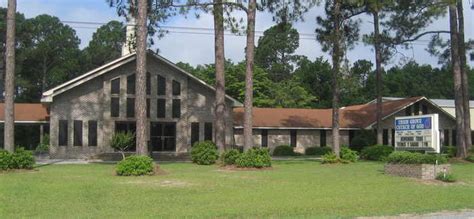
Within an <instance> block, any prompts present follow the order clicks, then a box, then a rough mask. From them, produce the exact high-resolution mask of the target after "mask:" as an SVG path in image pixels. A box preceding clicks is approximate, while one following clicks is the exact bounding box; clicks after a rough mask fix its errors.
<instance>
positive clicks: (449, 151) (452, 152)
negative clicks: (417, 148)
mask: <svg viewBox="0 0 474 219" xmlns="http://www.w3.org/2000/svg"><path fill="white" fill-rule="evenodd" d="M457 151H458V149H457V148H456V146H443V147H441V153H442V154H446V155H448V157H456V153H457Z"/></svg>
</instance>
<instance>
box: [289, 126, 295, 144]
mask: <svg viewBox="0 0 474 219" xmlns="http://www.w3.org/2000/svg"><path fill="white" fill-rule="evenodd" d="M290 145H291V147H296V130H290Z"/></svg>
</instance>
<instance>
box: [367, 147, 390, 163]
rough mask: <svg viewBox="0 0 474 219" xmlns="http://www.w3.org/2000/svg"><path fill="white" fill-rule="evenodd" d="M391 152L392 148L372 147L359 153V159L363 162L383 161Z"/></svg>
mask: <svg viewBox="0 0 474 219" xmlns="http://www.w3.org/2000/svg"><path fill="white" fill-rule="evenodd" d="M392 152H393V147H392V146H387V145H374V146H369V147H365V148H364V149H362V151H361V153H360V157H361V158H362V159H365V160H376V161H383V160H385V159H386V158H387V157H388V155H390V154H391V153H392Z"/></svg>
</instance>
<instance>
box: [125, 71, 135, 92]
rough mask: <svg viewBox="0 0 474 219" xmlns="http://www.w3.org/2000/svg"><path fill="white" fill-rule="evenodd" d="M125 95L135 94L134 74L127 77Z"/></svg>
mask: <svg viewBox="0 0 474 219" xmlns="http://www.w3.org/2000/svg"><path fill="white" fill-rule="evenodd" d="M127 94H135V74H133V75H129V76H128V77H127Z"/></svg>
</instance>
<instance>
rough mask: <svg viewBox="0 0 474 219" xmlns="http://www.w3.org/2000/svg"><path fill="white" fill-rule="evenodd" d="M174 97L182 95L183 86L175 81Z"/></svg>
mask: <svg viewBox="0 0 474 219" xmlns="http://www.w3.org/2000/svg"><path fill="white" fill-rule="evenodd" d="M173 95H175V96H178V95H181V84H180V83H179V82H177V81H175V80H173Z"/></svg>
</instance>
